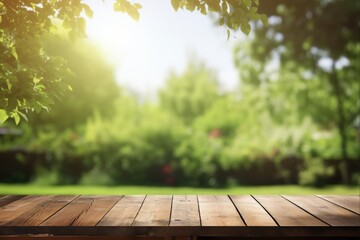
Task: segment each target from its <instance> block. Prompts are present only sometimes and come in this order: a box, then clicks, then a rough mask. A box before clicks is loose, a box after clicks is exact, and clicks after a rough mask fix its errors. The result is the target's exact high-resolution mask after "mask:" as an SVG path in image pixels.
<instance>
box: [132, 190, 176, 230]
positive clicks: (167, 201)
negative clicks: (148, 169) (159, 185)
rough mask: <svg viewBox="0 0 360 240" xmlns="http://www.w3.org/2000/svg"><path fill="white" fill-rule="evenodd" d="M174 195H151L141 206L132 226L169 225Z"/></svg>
mask: <svg viewBox="0 0 360 240" xmlns="http://www.w3.org/2000/svg"><path fill="white" fill-rule="evenodd" d="M171 205H172V196H170V195H149V196H146V198H145V201H144V203H143V205H142V207H141V208H140V211H139V213H138V215H137V216H136V218H135V220H134V222H133V224H132V226H168V225H169V223H170V213H171Z"/></svg>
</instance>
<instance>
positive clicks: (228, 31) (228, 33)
mask: <svg viewBox="0 0 360 240" xmlns="http://www.w3.org/2000/svg"><path fill="white" fill-rule="evenodd" d="M226 32H227V40H228V41H229V38H230V30H229V29H228V30H227V31H226Z"/></svg>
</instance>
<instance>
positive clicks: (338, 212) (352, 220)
mask: <svg viewBox="0 0 360 240" xmlns="http://www.w3.org/2000/svg"><path fill="white" fill-rule="evenodd" d="M283 197H284V198H286V199H288V200H289V201H291V202H293V203H294V204H296V205H298V206H299V207H301V208H303V209H304V210H306V211H308V212H310V213H311V214H312V215H314V216H316V217H317V218H319V219H321V220H322V221H324V222H326V223H327V224H329V225H331V226H360V216H359V215H357V214H355V213H353V212H351V211H349V210H347V209H344V208H342V207H339V206H337V205H335V204H333V203H330V202H328V201H326V200H324V199H321V198H318V197H316V196H283Z"/></svg>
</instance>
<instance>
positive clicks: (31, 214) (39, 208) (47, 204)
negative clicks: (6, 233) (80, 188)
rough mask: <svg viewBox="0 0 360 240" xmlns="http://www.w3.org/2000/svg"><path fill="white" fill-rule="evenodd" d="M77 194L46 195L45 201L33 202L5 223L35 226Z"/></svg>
mask: <svg viewBox="0 0 360 240" xmlns="http://www.w3.org/2000/svg"><path fill="white" fill-rule="evenodd" d="M76 197H77V196H74V195H72V196H70V195H68V196H66V195H63V196H48V200H47V201H43V202H39V203H34V204H33V207H32V208H31V209H29V210H28V211H24V212H23V213H22V214H21V215H19V216H17V217H16V218H14V219H12V220H11V221H9V222H7V223H5V224H4V225H8V226H37V225H39V224H40V223H42V222H43V221H45V220H46V219H48V218H49V217H50V216H52V215H53V214H54V213H56V212H57V211H59V210H60V209H61V208H63V207H64V206H66V205H67V204H68V203H69V202H71V201H72V200H74V199H75V198H76Z"/></svg>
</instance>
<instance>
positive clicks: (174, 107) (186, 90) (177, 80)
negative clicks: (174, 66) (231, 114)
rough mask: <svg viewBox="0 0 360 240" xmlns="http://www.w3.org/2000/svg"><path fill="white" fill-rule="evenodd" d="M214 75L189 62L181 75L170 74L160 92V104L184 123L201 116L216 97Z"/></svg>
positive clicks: (204, 68) (201, 65)
mask: <svg viewBox="0 0 360 240" xmlns="http://www.w3.org/2000/svg"><path fill="white" fill-rule="evenodd" d="M218 92H219V90H218V83H217V80H216V77H215V75H214V73H213V72H212V71H211V70H209V69H207V68H206V67H205V65H204V64H201V63H200V64H199V63H195V62H190V63H189V65H188V67H187V69H186V71H185V72H184V73H182V74H181V75H176V74H171V75H170V76H169V78H168V80H167V82H166V85H165V87H164V88H163V89H162V90H161V91H160V94H159V97H160V104H161V105H162V106H163V107H164V108H165V109H167V110H169V111H170V112H172V113H174V115H175V116H177V117H179V118H180V119H182V120H183V121H184V122H185V123H187V124H189V123H191V122H192V121H193V120H194V119H195V118H196V117H198V116H199V115H201V114H203V113H204V112H205V111H206V110H207V109H208V108H209V107H210V106H211V105H212V104H213V103H214V102H215V100H216V98H217V97H218V94H219V93H218Z"/></svg>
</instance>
